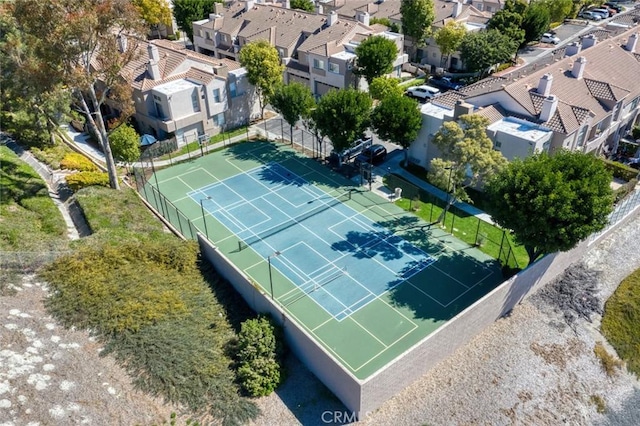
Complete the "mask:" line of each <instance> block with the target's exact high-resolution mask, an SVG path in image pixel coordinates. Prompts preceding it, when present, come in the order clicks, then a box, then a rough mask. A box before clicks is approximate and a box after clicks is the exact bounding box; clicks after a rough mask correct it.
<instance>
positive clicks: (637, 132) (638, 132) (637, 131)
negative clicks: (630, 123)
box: [631, 126, 640, 140]
mask: <svg viewBox="0 0 640 426" xmlns="http://www.w3.org/2000/svg"><path fill="white" fill-rule="evenodd" d="M631 137H632V138H633V139H635V140H638V139H640V126H635V127H634V128H633V130H632V131H631Z"/></svg>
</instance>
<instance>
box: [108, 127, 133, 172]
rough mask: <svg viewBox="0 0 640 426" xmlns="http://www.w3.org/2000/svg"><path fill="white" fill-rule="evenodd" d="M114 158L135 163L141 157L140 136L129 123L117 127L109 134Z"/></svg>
mask: <svg viewBox="0 0 640 426" xmlns="http://www.w3.org/2000/svg"><path fill="white" fill-rule="evenodd" d="M109 142H110V143H111V151H112V152H113V158H115V159H116V160H118V161H123V162H125V163H133V162H134V161H136V160H137V159H138V158H139V157H140V136H138V133H136V131H135V129H134V128H133V127H131V126H130V125H128V124H122V125H120V126H118V127H116V128H115V129H114V130H112V131H111V133H110V134H109Z"/></svg>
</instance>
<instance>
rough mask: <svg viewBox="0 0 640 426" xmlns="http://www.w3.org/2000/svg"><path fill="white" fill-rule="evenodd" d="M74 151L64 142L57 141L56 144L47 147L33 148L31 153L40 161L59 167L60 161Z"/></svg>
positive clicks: (53, 167) (52, 166)
mask: <svg viewBox="0 0 640 426" xmlns="http://www.w3.org/2000/svg"><path fill="white" fill-rule="evenodd" d="M72 152H73V151H72V150H71V148H69V147H68V146H67V145H65V144H63V143H56V144H55V145H47V146H45V147H43V148H42V149H41V148H37V147H33V148H31V153H32V154H33V156H34V157H36V158H37V159H38V160H39V161H41V162H43V163H45V164H47V165H49V167H51V168H52V169H59V168H61V167H60V162H61V161H62V159H63V158H64V157H65V156H66V155H67V154H69V153H72Z"/></svg>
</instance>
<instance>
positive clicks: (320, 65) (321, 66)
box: [313, 59, 324, 70]
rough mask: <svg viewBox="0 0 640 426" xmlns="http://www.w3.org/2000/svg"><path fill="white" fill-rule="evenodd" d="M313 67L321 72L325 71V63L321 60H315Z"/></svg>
mask: <svg viewBox="0 0 640 426" xmlns="http://www.w3.org/2000/svg"><path fill="white" fill-rule="evenodd" d="M313 67H314V68H316V69H319V70H323V69H324V61H323V60H321V59H314V60H313Z"/></svg>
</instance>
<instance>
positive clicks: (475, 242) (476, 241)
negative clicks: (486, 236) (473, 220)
mask: <svg viewBox="0 0 640 426" xmlns="http://www.w3.org/2000/svg"><path fill="white" fill-rule="evenodd" d="M480 222H481V220H480V219H478V227H477V228H476V237H475V238H474V240H473V244H474V245H476V246H477V245H478V234H479V233H480Z"/></svg>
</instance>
